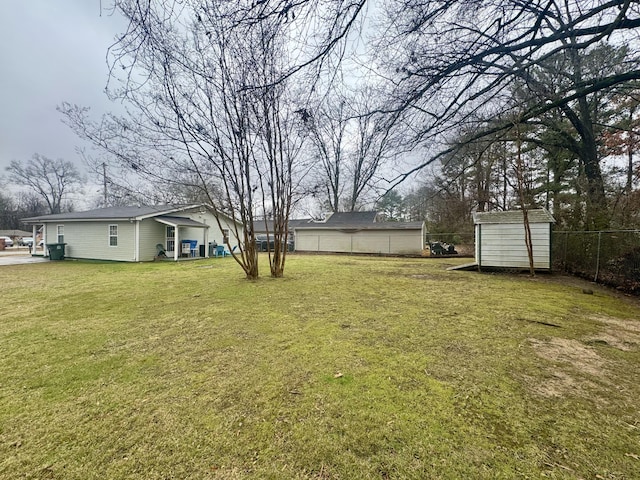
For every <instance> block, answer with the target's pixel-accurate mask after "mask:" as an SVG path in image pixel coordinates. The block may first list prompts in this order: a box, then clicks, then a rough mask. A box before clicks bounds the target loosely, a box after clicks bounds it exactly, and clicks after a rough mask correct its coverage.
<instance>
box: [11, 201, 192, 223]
mask: <svg viewBox="0 0 640 480" xmlns="http://www.w3.org/2000/svg"><path fill="white" fill-rule="evenodd" d="M191 207H196V205H154V206H134V207H106V208H96V209H94V210H86V211H84V212H68V213H57V214H53V215H42V216H39V217H30V218H24V219H22V221H23V222H25V223H43V222H54V221H86V220H129V219H134V218H139V217H146V216H154V215H162V214H170V213H174V212H178V211H183V210H186V209H188V208H191Z"/></svg>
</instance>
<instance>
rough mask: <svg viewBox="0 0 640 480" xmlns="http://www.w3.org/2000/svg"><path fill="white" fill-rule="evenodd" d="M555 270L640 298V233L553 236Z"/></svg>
mask: <svg viewBox="0 0 640 480" xmlns="http://www.w3.org/2000/svg"><path fill="white" fill-rule="evenodd" d="M552 254H553V267H554V269H555V270H561V271H564V272H567V273H571V274H573V275H577V276H580V277H583V278H586V279H589V280H591V281H593V282H597V283H602V284H605V285H608V286H611V287H615V288H617V289H620V290H623V291H625V292H629V293H633V294H635V295H640V230H607V231H598V232H568V231H558V232H554V233H553V243H552Z"/></svg>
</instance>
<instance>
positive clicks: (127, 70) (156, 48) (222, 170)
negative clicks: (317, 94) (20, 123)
mask: <svg viewBox="0 0 640 480" xmlns="http://www.w3.org/2000/svg"><path fill="white" fill-rule="evenodd" d="M363 4H364V2H341V1H340V2H333V1H321V0H313V1H312V0H307V1H301V2H298V3H296V4H295V5H293V4H291V3H290V2H287V1H273V2H269V1H267V2H250V1H240V2H224V1H221V0H208V1H196V0H187V1H175V0H160V1H158V2H140V1H136V0H128V1H126V0H122V1H117V2H116V7H117V8H118V9H119V10H120V11H121V13H122V14H123V15H124V16H125V17H126V18H127V19H128V20H129V29H128V31H127V32H126V33H125V34H124V35H123V36H122V37H121V38H120V39H119V41H118V42H117V43H116V44H115V45H114V46H113V47H112V49H111V51H110V53H111V61H112V63H111V64H112V71H111V72H112V78H111V81H112V86H113V85H114V84H116V83H117V81H119V82H120V83H119V85H120V88H118V89H115V88H114V89H112V90H111V92H112V95H114V97H116V98H118V99H120V100H122V101H123V102H125V104H126V105H127V106H128V110H129V112H128V113H129V114H128V116H125V117H118V116H115V115H108V116H106V117H104V118H103V119H102V121H101V122H92V121H91V120H90V119H89V118H88V112H87V111H86V109H83V108H80V107H76V106H72V105H68V104H64V105H63V106H62V107H61V111H62V112H63V113H64V114H65V116H66V119H67V122H68V123H69V124H70V125H71V126H72V127H73V128H74V129H75V130H76V131H77V132H78V133H79V134H80V135H82V136H83V137H85V138H88V139H90V140H92V141H93V142H94V144H95V145H98V146H99V147H100V148H101V149H103V150H105V151H107V152H108V153H109V154H110V155H111V158H113V159H114V160H115V161H116V162H117V164H118V166H119V167H120V168H121V169H122V170H123V171H124V172H128V173H130V174H132V175H134V176H136V177H139V178H143V179H145V180H147V181H149V182H153V183H154V184H157V185H161V186H165V187H171V186H173V187H176V188H171V189H169V190H170V191H176V190H177V189H178V187H179V190H180V191H182V192H185V191H186V192H188V193H189V194H190V195H194V194H195V195H198V196H199V197H200V198H205V199H206V200H207V203H208V204H210V205H211V206H212V211H213V213H214V214H215V215H216V216H218V214H220V213H224V214H225V215H228V216H230V217H232V218H233V219H234V220H236V221H237V222H238V224H240V225H242V226H243V228H242V229H236V231H235V232H234V233H235V236H236V237H237V239H238V241H239V243H240V246H241V248H240V250H239V251H238V252H234V258H235V259H236V261H238V263H239V264H240V266H241V267H242V269H243V270H244V272H245V274H246V276H247V278H257V277H258V257H257V252H256V242H255V233H254V217H255V216H256V214H257V212H259V211H262V212H265V211H270V212H272V215H273V220H274V221H273V224H272V228H273V231H272V232H271V233H273V235H274V236H275V237H276V239H277V240H278V241H279V242H280V240H281V239H286V236H287V233H288V232H287V228H288V217H289V214H290V211H291V205H292V202H294V201H295V198H294V197H295V194H296V193H298V192H297V190H296V188H297V186H298V185H299V182H298V177H299V176H304V172H305V171H306V168H307V167H306V166H305V165H303V164H302V165H301V164H300V162H298V153H299V151H300V142H301V140H300V138H299V137H297V136H296V135H295V132H296V128H294V125H295V123H296V121H298V120H299V116H300V115H299V114H295V112H296V111H300V107H299V106H298V105H296V100H295V95H294V94H293V91H294V89H293V88H292V87H291V86H290V85H291V84H294V82H293V81H292V79H293V77H294V76H296V78H297V79H298V80H300V81H301V83H297V84H296V85H304V86H306V87H307V89H311V88H313V81H312V80H309V79H308V78H307V77H305V76H303V75H302V74H303V73H305V72H306V73H309V72H310V71H314V72H317V71H318V70H319V69H321V68H322V65H323V62H324V61H325V60H326V58H327V55H328V54H329V53H330V52H331V51H332V49H333V48H335V47H336V46H337V45H338V44H339V43H340V42H342V41H343V39H344V37H345V35H346V34H347V33H348V32H349V30H350V29H351V28H352V26H353V24H354V22H355V19H356V17H357V16H358V14H359V12H360V10H361V8H362V6H363ZM316 16H321V17H322V18H323V19H324V20H327V19H332V20H331V21H329V22H328V23H327V22H311V25H316V26H317V25H319V29H315V30H314V31H310V30H309V29H310V27H309V26H308V25H307V24H306V22H308V21H311V20H313V18H314V17H316ZM316 20H317V18H316ZM311 36H313V38H314V40H315V42H316V43H314V45H307V48H306V49H303V50H299V51H296V52H293V51H292V50H291V49H292V47H293V46H294V45H297V46H300V39H301V38H302V39H304V38H310V37H311ZM300 52H303V53H300ZM311 78H313V76H311ZM278 244H282V245H286V242H280V243H278ZM285 256H286V252H285V251H280V250H278V252H273V255H272V256H270V262H271V273H272V275H274V276H281V275H282V273H283V270H284V265H285V262H284V259H285Z"/></svg>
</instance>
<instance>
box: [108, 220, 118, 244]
mask: <svg viewBox="0 0 640 480" xmlns="http://www.w3.org/2000/svg"><path fill="white" fill-rule="evenodd" d="M111 227H116V234H115V235H112V234H111ZM118 230H119V229H118V224H117V223H109V224H108V226H107V245H108V246H109V248H112V247H115V248H118V233H119V232H118ZM112 238H115V239H116V244H115V245H111V239H112Z"/></svg>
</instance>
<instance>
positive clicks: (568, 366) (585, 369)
mask: <svg viewBox="0 0 640 480" xmlns="http://www.w3.org/2000/svg"><path fill="white" fill-rule="evenodd" d="M529 343H530V344H531V346H532V347H533V349H534V351H535V352H536V354H537V355H538V356H539V357H540V358H543V359H545V360H549V361H552V362H556V363H560V364H561V365H560V366H558V367H557V368H554V369H553V371H550V372H549V375H548V376H547V377H546V378H545V379H544V380H543V381H540V380H539V379H533V378H530V377H525V381H526V383H527V385H529V388H530V389H531V390H533V391H534V392H535V393H537V394H539V395H542V396H545V397H562V396H565V395H586V394H587V392H588V391H590V390H593V388H595V387H596V384H595V383H594V382H592V381H591V380H590V379H589V377H597V378H598V380H600V381H601V380H602V379H604V378H605V377H606V365H605V364H606V361H605V360H604V359H603V358H602V357H601V356H600V355H598V353H597V352H596V351H595V350H594V349H593V348H591V347H589V346H586V345H585V344H583V343H582V342H580V341H578V340H571V339H566V338H551V339H549V340H539V339H535V338H530V339H529Z"/></svg>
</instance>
